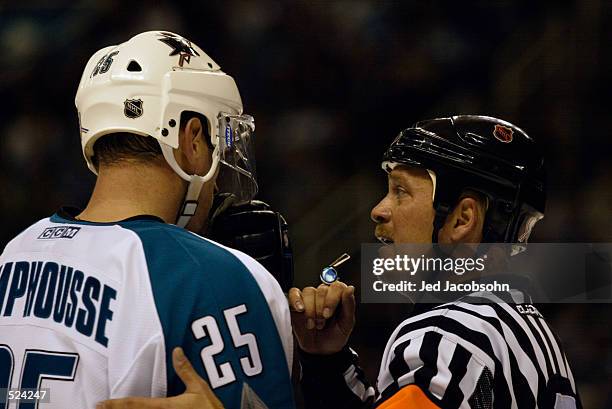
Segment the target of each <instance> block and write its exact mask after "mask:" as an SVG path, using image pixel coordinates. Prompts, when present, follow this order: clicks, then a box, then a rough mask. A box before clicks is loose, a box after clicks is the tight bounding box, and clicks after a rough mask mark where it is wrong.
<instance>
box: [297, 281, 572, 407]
mask: <svg viewBox="0 0 612 409" xmlns="http://www.w3.org/2000/svg"><path fill="white" fill-rule="evenodd" d="M524 297H525V296H524V294H523V293H520V292H518V291H516V292H515V291H513V292H512V293H501V294H499V293H496V294H493V293H473V294H470V295H469V296H467V297H464V298H462V299H460V300H458V301H455V302H451V303H448V304H443V305H440V306H432V307H433V308H431V309H429V310H426V311H425V312H421V313H419V314H417V315H414V316H412V317H410V318H408V319H406V320H405V321H404V322H402V323H401V324H400V325H399V326H398V327H397V328H396V329H395V331H394V332H393V334H392V335H391V338H390V339H389V341H388V342H387V346H386V348H385V352H384V354H383V357H382V362H381V365H380V371H379V374H378V381H377V388H376V389H377V391H375V389H374V388H373V387H371V386H370V385H369V383H368V382H367V380H366V379H365V377H364V376H363V372H362V371H361V369H360V368H359V366H358V364H357V355H356V354H355V353H354V352H353V351H352V350H349V349H348V348H345V350H343V351H341V352H339V353H337V354H335V355H333V356H327V357H322V356H314V355H309V354H305V353H302V358H301V362H302V369H303V375H302V390H303V393H304V397H305V402H306V404H307V407H309V408H315V407H316V408H320V409H323V408H332V407H333V408H373V407H376V408H381V409H400V408H413V407H414V408H444V409H454V408H473V409H486V408H495V409H501V408H519V409H531V408H540V409H575V408H582V405H581V403H580V398H579V396H578V393H577V390H576V384H575V381H574V377H573V375H572V371H571V369H570V366H569V364H568V361H567V357H566V356H565V353H564V352H563V348H562V347H561V343H560V342H559V339H558V338H557V337H556V335H555V334H554V333H553V332H552V331H551V329H550V328H549V326H548V325H547V323H546V321H544V319H543V317H542V315H541V314H540V313H539V312H538V310H537V309H536V308H535V307H534V306H533V305H532V304H531V301H530V299H525V298H524Z"/></svg>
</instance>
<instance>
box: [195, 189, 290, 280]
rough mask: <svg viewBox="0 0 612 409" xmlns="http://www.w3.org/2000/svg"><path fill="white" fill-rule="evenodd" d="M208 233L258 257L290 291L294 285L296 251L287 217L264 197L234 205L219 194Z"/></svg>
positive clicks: (227, 197) (215, 238)
mask: <svg viewBox="0 0 612 409" xmlns="http://www.w3.org/2000/svg"><path fill="white" fill-rule="evenodd" d="M210 214H211V215H212V217H211V220H210V222H209V224H208V231H207V234H206V237H208V238H210V239H211V240H214V241H217V242H219V243H221V244H223V245H224V246H227V247H231V248H233V249H236V250H240V251H242V252H243V253H246V254H248V255H249V256H251V257H253V258H254V259H255V260H257V261H259V262H260V263H261V264H262V265H263V266H264V267H265V268H266V269H267V270H268V271H269V272H270V273H272V275H273V276H274V278H276V280H277V281H278V282H279V284H280V285H281V287H282V289H283V291H285V292H287V291H289V289H290V288H291V287H292V286H293V252H292V250H291V242H290V240H289V232H288V226H287V222H286V221H285V218H284V217H283V216H282V215H281V214H280V213H279V212H275V211H274V210H272V209H271V207H270V205H268V204H267V203H265V202H262V201H261V200H251V201H249V202H247V203H243V204H239V205H235V204H234V203H233V200H232V196H229V195H217V196H216V197H215V201H214V203H213V209H212V210H211V212H210Z"/></svg>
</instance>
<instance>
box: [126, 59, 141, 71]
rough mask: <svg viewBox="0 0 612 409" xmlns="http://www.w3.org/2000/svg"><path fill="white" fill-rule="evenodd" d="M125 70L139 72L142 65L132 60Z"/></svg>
mask: <svg viewBox="0 0 612 409" xmlns="http://www.w3.org/2000/svg"><path fill="white" fill-rule="evenodd" d="M127 70H128V71H130V72H141V71H142V67H141V66H140V64H138V63H137V62H136V61H134V60H132V61H130V63H129V64H128V66H127Z"/></svg>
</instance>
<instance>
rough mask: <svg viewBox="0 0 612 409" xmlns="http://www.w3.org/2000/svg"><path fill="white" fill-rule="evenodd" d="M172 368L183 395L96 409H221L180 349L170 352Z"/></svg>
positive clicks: (101, 405) (110, 403)
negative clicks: (182, 387) (183, 389)
mask: <svg viewBox="0 0 612 409" xmlns="http://www.w3.org/2000/svg"><path fill="white" fill-rule="evenodd" d="M172 366H174V370H175V371H176V373H177V375H178V376H179V378H181V380H182V381H183V383H184V384H185V387H186V390H185V393H183V394H182V395H179V396H175V397H173V398H124V399H112V400H107V401H104V402H100V403H98V404H97V405H96V409H223V404H222V403H221V401H220V400H219V399H217V397H216V396H215V394H214V393H213V391H212V390H211V389H210V387H209V386H208V384H207V383H206V381H205V380H204V379H202V378H201V377H200V375H198V373H197V372H196V371H195V370H194V369H193V367H192V366H191V363H190V362H189V360H188V359H187V358H186V357H185V354H184V353H183V350H182V349H181V348H174V350H173V351H172Z"/></svg>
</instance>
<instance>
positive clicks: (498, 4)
mask: <svg viewBox="0 0 612 409" xmlns="http://www.w3.org/2000/svg"><path fill="white" fill-rule="evenodd" d="M611 12H612V4H611V3H610V2H609V1H602V0H588V1H555V2H534V1H522V2H521V1H484V0H483V1H477V2H436V1H431V2H409V1H402V2H400V1H363V0H356V1H320V0H319V1H295V2H286V3H281V2H276V1H261V0H258V1H235V0H224V1H201V2H185V3H180V2H177V1H166V0H158V1H156V2H147V1H136V0H135V1H129V2H126V1H120V0H106V1H74V0H70V1H42V0H41V1H20V2H7V1H0V46H1V49H2V53H0V65H1V67H2V68H1V69H0V93H1V95H2V109H1V110H0V134H1V135H2V137H1V138H0V145H1V147H0V189H1V190H0V192H1V195H2V199H1V200H0V211H1V214H2V215H4V216H3V218H2V229H1V231H0V243H1V244H2V245H4V244H5V243H6V242H7V241H8V240H9V239H10V238H11V237H12V236H14V235H15V234H17V233H18V232H20V231H21V230H22V229H23V228H25V227H26V226H28V225H29V224H31V223H32V222H34V221H35V220H37V219H39V218H43V217H46V216H48V215H50V214H51V213H53V212H54V211H55V210H56V209H57V208H58V207H59V206H61V205H65V204H71V205H77V206H84V205H85V204H86V200H87V198H88V195H89V193H90V192H91V189H92V187H93V184H94V181H95V179H94V176H93V174H91V173H90V172H89V171H88V170H87V168H86V166H85V162H84V160H83V159H82V156H81V153H80V144H79V134H78V125H77V117H76V111H75V108H74V95H75V92H76V87H77V84H78V81H79V79H80V75H81V70H82V69H83V68H84V65H85V63H86V61H87V59H88V58H89V57H90V56H91V55H92V54H93V53H94V52H95V51H96V50H98V49H100V48H102V47H104V46H107V45H111V44H117V43H119V42H122V41H124V40H127V39H128V38H129V37H131V36H132V35H134V34H137V33H139V32H142V31H146V30H154V29H155V30H170V31H175V32H178V33H180V34H182V35H184V36H186V37H187V38H188V39H190V40H191V41H193V42H195V43H197V44H198V45H200V46H201V47H202V48H203V49H204V50H205V51H206V52H207V53H208V54H209V55H210V56H211V57H212V58H213V59H215V60H216V62H217V63H219V64H220V65H221V67H222V68H223V70H224V71H226V72H227V73H229V74H231V75H233V76H234V77H235V78H236V80H237V82H238V85H239V88H240V90H241V93H242V97H243V101H244V104H245V112H246V113H249V114H252V115H254V116H255V118H256V123H257V146H256V148H257V149H256V153H257V167H258V174H259V182H260V188H261V193H260V198H262V199H264V200H266V201H268V202H270V203H271V204H272V205H273V206H274V207H275V208H277V209H278V210H280V211H281V212H282V213H283V214H284V215H285V216H286V218H287V220H288V222H289V225H290V232H291V236H292V240H293V246H294V251H295V255H296V284H298V285H300V286H305V285H310V284H316V282H317V280H318V273H319V272H320V270H321V267H323V266H324V265H327V264H328V263H329V262H331V261H332V260H333V259H335V258H336V257H337V256H338V255H339V254H341V253H342V252H345V251H346V252H349V253H350V254H352V255H353V256H354V257H353V261H352V262H351V264H348V265H347V267H344V268H343V269H342V274H343V278H344V279H345V280H347V281H350V282H351V283H355V284H357V285H358V281H359V264H358V259H359V257H358V256H359V246H360V243H362V242H373V241H374V238H373V234H372V233H373V224H372V223H371V222H370V220H369V211H370V209H371V207H372V206H373V205H374V204H376V202H377V201H378V199H379V198H380V197H382V195H383V194H384V192H385V190H386V176H385V174H384V172H383V171H382V170H381V169H380V158H381V155H382V153H383V151H384V149H385V146H386V145H387V144H388V143H389V142H390V141H391V140H392V139H393V137H394V136H395V135H396V134H397V133H398V132H399V131H400V130H401V129H403V128H405V127H408V126H410V125H411V124H412V123H414V122H415V121H417V120H420V119H426V118H431V117H437V116H448V115H452V114H459V113H477V114H485V115H492V116H498V117H501V118H504V119H506V120H508V121H510V122H513V123H515V124H517V125H519V126H520V127H522V128H523V129H525V130H526V131H527V133H528V134H529V135H531V136H532V137H534V138H536V139H537V140H539V141H540V142H542V144H543V145H544V146H545V148H546V150H547V159H548V170H549V201H548V204H547V212H546V217H545V219H544V220H543V222H541V223H540V224H539V225H538V226H537V227H536V229H535V234H534V236H533V239H534V240H537V241H574V242H580V241H584V242H591V241H612V217H610V215H611V212H610V210H611V209H612V161H611V160H610V159H611V152H612V150H611V148H612V132H611V131H612V125H611V122H610V105H611V104H610V103H609V100H610V97H611V96H612V95H611V92H610V90H611V87H610V83H611V81H612V78H611V77H612V70H611V69H610V68H611V64H610V62H611V61H610V60H611V58H612V54H611V53H610V52H609V51H610V44H611V40H612V13H611ZM359 308H360V312H359V321H358V324H357V330H356V331H355V333H354V336H353V344H354V346H355V349H357V350H358V351H359V352H360V353H361V356H362V363H363V365H364V367H365V369H366V372H367V374H368V375H369V377H370V379H375V378H376V374H377V370H378V362H379V359H380V357H381V355H382V351H383V348H384V345H385V342H386V340H387V338H388V337H389V335H390V334H391V331H392V330H393V328H394V327H395V325H397V324H398V323H399V322H400V320H401V319H402V317H403V316H405V315H406V311H405V307H402V306H386V305H364V304H362V305H360V306H359ZM541 309H542V310H543V312H544V314H545V315H546V316H548V318H549V320H550V321H551V324H552V326H553V327H554V328H555V329H556V330H557V331H558V333H559V335H560V337H561V339H562V340H563V342H564V345H565V347H566V349H567V351H568V355H569V359H570V362H571V363H572V366H573V369H574V375H575V377H576V378H577V382H578V384H579V387H580V391H581V394H582V399H583V402H584V404H585V408H612V397H611V395H610V390H612V308H611V306H610V305H604V304H600V305H570V306H562V305H548V306H546V305H545V306H542V308H541Z"/></svg>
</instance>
